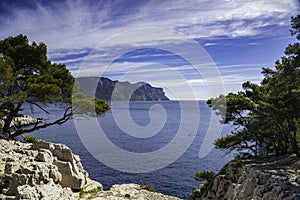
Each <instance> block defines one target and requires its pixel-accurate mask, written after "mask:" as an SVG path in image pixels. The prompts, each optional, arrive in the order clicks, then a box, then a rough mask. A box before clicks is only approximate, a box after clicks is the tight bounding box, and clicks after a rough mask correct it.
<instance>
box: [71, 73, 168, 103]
mask: <svg viewBox="0 0 300 200" xmlns="http://www.w3.org/2000/svg"><path fill="white" fill-rule="evenodd" d="M76 80H77V81H78V83H79V89H80V91H81V92H83V93H84V94H85V95H86V96H88V97H94V96H96V97H97V98H99V99H104V100H113V101H128V100H129V101H168V100H169V98H168V97H167V96H165V93H164V91H163V88H158V87H153V86H151V85H150V84H149V83H146V82H137V83H130V82H129V81H124V82H121V81H113V80H111V79H109V78H105V77H100V78H99V77H78V78H76Z"/></svg>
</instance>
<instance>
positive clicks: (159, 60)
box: [0, 0, 300, 100]
mask: <svg viewBox="0 0 300 200" xmlns="http://www.w3.org/2000/svg"><path fill="white" fill-rule="evenodd" d="M299 11H300V8H299V1H297V0H284V1H282V0H254V1H253V0H173V1H170V0H166V1H162V0H115V1H110V0H105V1H101V0H74V1H72V0H52V1H48V0H16V1H14V0H1V1H0V27H1V29H0V39H1V40H2V39H4V38H6V37H9V36H16V35H18V34H25V35H27V36H28V38H29V40H30V41H31V42H32V41H35V42H43V43H45V44H46V45H47V47H48V58H49V59H50V60H51V61H52V62H56V63H64V64H66V66H67V68H68V69H69V70H70V71H71V73H72V74H73V75H74V76H75V77H80V76H105V77H108V78H110V79H113V80H121V81H130V82H133V83H134V82H140V81H142V82H148V83H150V84H151V85H153V86H156V87H162V88H163V89H164V91H165V92H166V95H167V96H168V97H169V98H170V99H173V100H176V99H182V100H193V99H207V98H210V97H215V96H218V95H219V94H220V93H228V92H237V91H239V90H241V84H242V83H243V82H245V81H252V82H254V83H259V82H260V81H261V80H262V78H263V77H262V75H261V73H260V72H261V68H262V67H274V62H275V61H276V60H278V59H280V57H281V56H283V55H284V54H283V52H284V49H285V47H286V46H287V45H288V44H289V43H292V42H295V39H294V38H293V37H291V35H290V32H289V29H290V18H291V16H295V15H297V14H298V13H299Z"/></svg>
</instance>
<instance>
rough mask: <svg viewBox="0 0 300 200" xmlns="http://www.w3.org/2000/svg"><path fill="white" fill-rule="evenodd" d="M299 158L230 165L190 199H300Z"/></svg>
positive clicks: (270, 159) (289, 157) (232, 163)
mask: <svg viewBox="0 0 300 200" xmlns="http://www.w3.org/2000/svg"><path fill="white" fill-rule="evenodd" d="M299 184H300V159H299V158H297V157H295V156H293V155H291V156H286V157H280V158H268V159H260V160H243V161H242V160H239V161H237V160H236V161H231V162H229V163H228V164H227V165H226V166H225V167H224V168H223V169H222V170H221V172H220V173H219V174H218V175H217V176H216V177H215V179H214V181H213V182H212V183H210V184H209V185H208V187H207V188H206V189H202V190H201V189H194V191H193V193H192V195H191V197H190V199H193V200H198V199H199V200H200V199H228V200H236V199H239V200H241V199H243V200H258V199H259V200H276V199H278V200H279V199H280V200H282V199H285V200H292V199H293V200H296V199H300V186H299Z"/></svg>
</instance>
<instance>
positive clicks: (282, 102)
mask: <svg viewBox="0 0 300 200" xmlns="http://www.w3.org/2000/svg"><path fill="white" fill-rule="evenodd" d="M291 33H292V35H296V37H297V39H298V40H300V15H299V16H297V17H293V18H292V30H291ZM299 67H300V44H299V43H294V44H289V45H288V47H287V48H286V50H285V56H284V57H282V58H281V60H278V61H276V63H275V67H274V69H270V68H263V69H262V74H263V75H264V79H263V80H262V82H261V84H260V85H257V84H254V83H250V82H245V83H244V84H243V91H241V92H238V93H230V94H228V95H226V96H224V95H220V96H219V97H218V98H213V99H210V100H208V102H207V103H208V105H210V106H211V107H212V109H213V110H216V111H217V114H219V115H221V116H222V117H223V122H224V123H232V124H233V125H235V126H236V127H237V129H236V130H235V131H233V132H232V133H231V134H230V135H227V136H225V137H223V138H219V139H217V140H216V141H215V145H216V146H217V147H218V148H221V149H226V150H228V151H232V150H239V151H240V152H241V154H244V155H245V154H248V155H254V156H258V155H267V154H268V153H269V152H274V153H275V154H277V155H279V154H286V153H288V152H293V153H296V154H297V155H298V156H300V152H299V143H300V131H299V127H300V69H299ZM220 102H221V103H220ZM225 107H226V108H227V110H226V112H225V110H224V108H225Z"/></svg>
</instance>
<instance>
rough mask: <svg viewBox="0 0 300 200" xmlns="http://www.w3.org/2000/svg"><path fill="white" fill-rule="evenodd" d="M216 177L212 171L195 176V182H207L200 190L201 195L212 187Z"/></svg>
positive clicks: (198, 173)
mask: <svg viewBox="0 0 300 200" xmlns="http://www.w3.org/2000/svg"><path fill="white" fill-rule="evenodd" d="M215 177H216V174H215V173H214V172H212V171H206V172H197V173H196V174H195V180H197V181H204V180H205V181H206V182H204V183H203V184H202V185H201V187H200V189H201V190H200V194H204V193H205V192H207V191H208V190H209V189H210V188H211V187H212V185H213V181H214V178H215Z"/></svg>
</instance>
